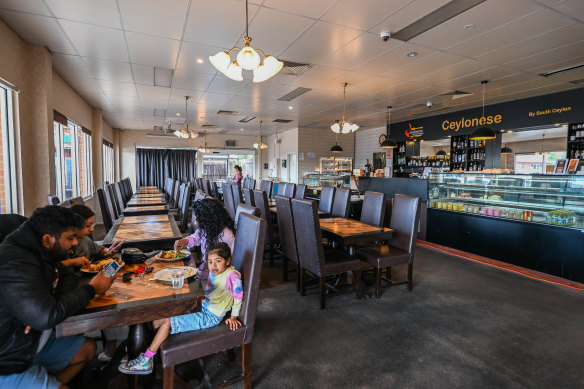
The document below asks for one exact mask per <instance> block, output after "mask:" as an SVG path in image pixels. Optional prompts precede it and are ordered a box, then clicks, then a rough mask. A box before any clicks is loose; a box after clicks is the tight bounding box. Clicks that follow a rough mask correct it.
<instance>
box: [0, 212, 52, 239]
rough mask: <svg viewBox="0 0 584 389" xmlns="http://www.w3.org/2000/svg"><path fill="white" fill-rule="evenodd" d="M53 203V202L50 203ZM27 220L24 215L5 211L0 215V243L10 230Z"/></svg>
mask: <svg viewBox="0 0 584 389" xmlns="http://www.w3.org/2000/svg"><path fill="white" fill-rule="evenodd" d="M50 205H55V204H50ZM26 220H27V218H26V217H24V216H21V215H18V214H16V213H5V214H3V215H0V243H2V242H3V241H4V238H6V237H7V236H8V235H10V234H11V233H12V231H14V230H16V229H18V227H20V225H21V224H22V223H24V222H25V221H26Z"/></svg>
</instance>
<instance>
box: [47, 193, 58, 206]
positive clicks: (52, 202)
mask: <svg viewBox="0 0 584 389" xmlns="http://www.w3.org/2000/svg"><path fill="white" fill-rule="evenodd" d="M60 202H61V200H59V198H58V197H57V196H53V195H47V205H58V204H59V203H60Z"/></svg>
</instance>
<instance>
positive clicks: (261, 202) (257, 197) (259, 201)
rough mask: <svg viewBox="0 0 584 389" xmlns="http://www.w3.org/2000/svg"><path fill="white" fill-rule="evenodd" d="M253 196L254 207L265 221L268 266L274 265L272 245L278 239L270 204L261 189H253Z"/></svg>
mask: <svg viewBox="0 0 584 389" xmlns="http://www.w3.org/2000/svg"><path fill="white" fill-rule="evenodd" d="M253 197H254V201H255V204H256V207H257V208H259V210H260V213H261V214H260V217H261V218H262V219H264V220H265V221H266V223H267V224H266V226H267V228H266V238H265V242H266V244H267V245H268V248H269V251H268V253H269V260H270V266H273V265H274V246H275V245H276V242H277V241H278V235H277V231H275V228H274V225H273V223H272V214H271V213H270V204H269V202H268V195H267V193H266V192H264V191H263V190H254V191H253Z"/></svg>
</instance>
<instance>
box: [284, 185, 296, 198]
mask: <svg viewBox="0 0 584 389" xmlns="http://www.w3.org/2000/svg"><path fill="white" fill-rule="evenodd" d="M284 190H285V191H286V192H285V193H284V195H285V196H286V197H290V198H293V197H294V195H296V184H294V183H292V182H289V183H288V184H286V188H285V189H284Z"/></svg>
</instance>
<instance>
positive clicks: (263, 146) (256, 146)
mask: <svg viewBox="0 0 584 389" xmlns="http://www.w3.org/2000/svg"><path fill="white" fill-rule="evenodd" d="M262 123H263V120H260V133H259V135H258V142H256V143H254V144H253V148H254V149H261V150H263V149H267V148H268V145H267V144H265V143H264V142H262Z"/></svg>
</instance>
